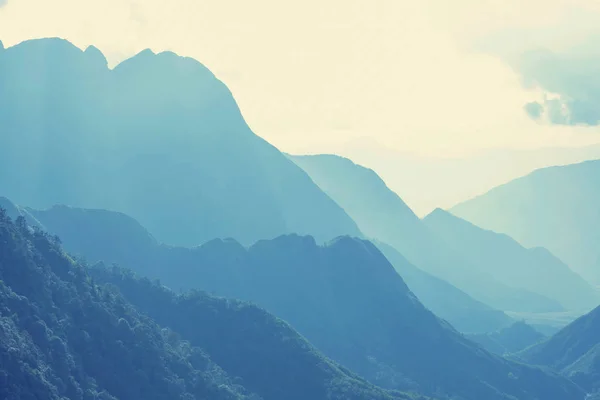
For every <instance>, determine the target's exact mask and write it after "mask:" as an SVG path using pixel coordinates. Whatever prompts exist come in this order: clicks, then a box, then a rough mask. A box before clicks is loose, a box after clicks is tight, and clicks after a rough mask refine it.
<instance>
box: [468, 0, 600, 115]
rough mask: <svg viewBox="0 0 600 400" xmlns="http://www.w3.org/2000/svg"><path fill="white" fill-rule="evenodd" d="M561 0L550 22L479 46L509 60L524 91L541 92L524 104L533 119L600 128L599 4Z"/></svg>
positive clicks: (508, 31) (495, 34)
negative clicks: (599, 72)
mask: <svg viewBox="0 0 600 400" xmlns="http://www.w3.org/2000/svg"><path fill="white" fill-rule="evenodd" d="M561 1H562V0H561ZM561 1H559V0H555V1H554V2H550V5H552V4H553V3H555V5H556V6H557V7H554V8H553V9H554V13H553V14H554V16H553V17H552V18H551V19H549V20H547V21H546V22H545V23H539V24H521V25H515V26H512V27H504V28H503V29H498V30H496V31H492V32H488V34H486V35H482V36H480V38H479V40H478V41H477V42H474V48H475V49H476V50H477V51H480V52H483V53H487V54H494V55H496V56H497V57H499V58H500V59H502V60H504V61H505V62H506V63H507V64H508V65H510V66H511V67H512V68H513V70H514V71H515V72H516V73H517V74H518V75H519V77H520V79H521V85H522V87H523V88H524V89H526V90H529V91H531V92H536V93H537V97H538V98H537V99H535V100H533V101H528V102H525V103H524V106H523V110H524V112H525V113H526V115H528V116H529V117H530V118H531V119H533V120H536V121H542V122H545V123H548V124H551V125H558V126H598V125H600V74H598V72H597V71H598V70H600V46H599V45H598V44H599V43H600V28H599V27H600V3H598V2H597V1H595V0H573V1H571V0H569V2H567V1H566V0H565V1H564V2H562V4H560V3H561ZM559 5H560V7H558V6H559ZM551 9H552V7H551ZM545 14H546V13H544V15H545ZM551 14H552V13H551ZM532 18H533V17H532Z"/></svg>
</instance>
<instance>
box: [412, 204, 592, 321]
mask: <svg viewBox="0 0 600 400" xmlns="http://www.w3.org/2000/svg"><path fill="white" fill-rule="evenodd" d="M423 222H424V223H425V225H427V227H429V229H430V230H431V231H432V232H434V233H435V234H436V235H437V236H438V237H440V238H442V240H444V241H445V242H446V243H448V244H449V245H450V246H451V247H452V248H453V249H455V250H456V251H458V252H460V254H461V255H462V256H464V257H465V258H466V259H468V260H469V261H471V265H477V266H478V267H479V268H485V270H486V272H488V273H489V274H490V275H492V276H493V277H494V279H496V280H498V281H499V282H502V283H503V284H505V285H511V286H514V287H517V288H520V289H525V290H528V291H531V292H534V293H538V294H541V295H543V296H546V297H549V298H551V299H556V300H558V301H559V302H560V303H561V304H562V305H563V306H564V307H565V309H568V310H582V311H584V312H588V311H590V310H591V309H593V308H595V307H596V306H597V305H598V304H600V294H599V293H598V292H597V291H596V289H595V288H594V287H592V286H591V285H590V284H589V283H588V282H586V281H585V280H584V279H583V278H582V277H581V276H579V275H578V274H576V273H575V272H573V271H572V270H571V269H570V268H569V267H568V266H567V265H566V264H565V263H564V262H562V261H561V260H559V259H558V258H557V257H555V256H554V255H553V254H552V253H550V252H549V251H548V250H547V249H545V248H543V247H536V248H532V249H526V248H524V247H523V246H521V245H520V244H519V243H518V242H516V241H515V240H514V239H512V238H511V237H509V236H507V235H505V234H498V233H495V232H492V231H487V230H484V229H481V228H479V227H478V226H476V225H473V224H471V223H469V222H467V221H465V220H463V219H461V218H458V217H456V216H454V215H452V214H450V213H449V212H447V211H444V210H441V209H437V210H435V211H434V212H432V213H431V214H429V215H428V216H427V217H425V218H424V219H423Z"/></svg>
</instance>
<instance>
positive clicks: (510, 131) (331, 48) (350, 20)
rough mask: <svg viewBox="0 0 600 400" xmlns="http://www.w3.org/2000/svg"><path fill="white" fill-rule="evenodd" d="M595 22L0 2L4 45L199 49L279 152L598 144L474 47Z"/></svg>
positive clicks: (297, 7)
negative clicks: (351, 146)
mask: <svg viewBox="0 0 600 400" xmlns="http://www.w3.org/2000/svg"><path fill="white" fill-rule="evenodd" d="M596 26H600V2H599V1H592V0H545V1H541V0H527V1H522V0H521V1H517V0H454V1H449V0H422V1H404V0H360V1H358V0H328V1H322V0H321V1H317V0H305V1H302V2H291V1H281V0H254V1H246V0H237V1H232V0H219V1H205V0H172V1H169V2H166V1H157V0H138V1H128V0H53V1H48V0H8V1H7V2H6V4H5V5H4V6H3V7H1V8H0V40H2V41H3V42H4V44H5V46H11V45H14V44H16V43H18V42H21V41H23V40H26V39H31V38H38V37H48V36H58V37H63V38H66V39H68V40H70V41H72V42H73V43H75V44H76V45H78V46H80V47H82V48H84V47H86V46H87V45H89V44H94V45H96V46H97V47H98V48H100V49H101V50H102V51H103V52H104V53H105V54H106V56H107V57H108V59H109V62H110V63H111V65H114V64H115V63H117V62H119V61H121V60H122V59H124V58H126V57H129V56H131V55H133V54H135V53H136V52H138V51H140V50H142V49H144V48H148V47H149V48H152V49H153V50H154V51H161V50H172V51H175V52H177V53H179V54H181V55H186V56H191V57H194V58H196V59H198V60H199V61H201V62H202V63H203V64H205V65H206V66H207V67H209V68H210V69H211V70H212V71H213V72H214V73H215V74H216V75H217V76H218V77H219V78H220V79H222V80H223V81H224V82H225V83H226V84H227V85H228V86H229V88H230V89H231V90H232V92H233V94H234V96H235V97H236V99H237V101H238V103H239V104H240V107H241V109H242V112H243V114H244V116H245V118H246V120H247V121H248V123H249V124H250V126H251V127H252V128H253V130H254V131H255V132H256V133H257V134H258V135H260V136H262V137H264V138H265V139H267V140H269V141H270V142H272V143H273V144H275V145H276V146H278V147H279V148H280V149H282V150H284V151H287V152H321V151H328V152H335V151H336V148H338V147H339V146H341V145H342V144H344V143H346V142H348V141H352V140H353V139H357V138H361V137H370V138H372V139H375V140H376V141H377V142H379V143H382V144H384V145H386V146H388V147H390V148H393V149H397V150H401V151H409V152H416V153H420V154H427V155H440V154H443V155H452V154H463V153H465V152H471V151H476V150H481V149H486V148H500V147H507V148H535V147H543V146H580V145H586V144H592V143H599V142H600V129H598V128H596V127H592V128H583V127H558V126H549V125H545V124H540V123H536V122H534V121H532V120H530V119H529V118H528V117H527V116H526V114H525V113H524V112H523V105H524V104H525V103H526V102H528V101H532V100H536V99H539V98H540V97H541V92H540V91H538V90H532V91H526V90H524V89H523V88H522V87H521V85H520V80H519V76H517V74H516V73H515V72H514V71H513V70H511V68H510V67H509V66H508V65H507V63H506V62H505V61H503V59H501V58H500V57H499V56H498V55H497V54H489V53H488V54H484V53H483V52H479V51H478V49H479V48H480V47H477V46H478V45H479V44H481V42H484V43H485V41H486V38H488V37H489V35H496V37H500V42H499V44H498V43H497V47H498V48H501V53H502V54H503V55H506V54H510V53H511V52H518V51H521V50H527V49H529V48H533V47H536V46H546V47H549V48H551V49H555V50H561V49H564V48H568V47H569V46H572V45H573V44H574V43H575V44H576V43H578V42H579V41H581V40H584V39H585V38H586V37H587V36H589V35H591V34H594V33H597V32H600V29H599V28H596ZM511 32H513V35H512V36H511ZM514 32H520V33H519V35H516V37H515V34H514ZM523 32H525V33H526V34H523ZM503 37H504V38H508V39H505V40H504V41H502V38H503ZM499 52H500V50H499Z"/></svg>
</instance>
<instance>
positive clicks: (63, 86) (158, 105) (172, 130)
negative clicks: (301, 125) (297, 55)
mask: <svg viewBox="0 0 600 400" xmlns="http://www.w3.org/2000/svg"><path fill="white" fill-rule="evenodd" d="M0 125H1V126H2V146H1V147H0V187H2V191H3V194H6V195H7V196H9V197H10V198H11V199H12V200H14V201H16V202H17V203H19V204H27V205H30V206H35V207H38V208H43V207H49V206H51V205H53V204H58V203H60V204H70V205H74V206H80V207H87V208H103V209H111V210H116V211H121V212H126V213H128V214H130V215H132V216H134V217H135V218H136V219H138V220H140V221H141V222H142V223H143V224H144V225H145V226H147V227H148V228H149V229H151V231H152V232H153V233H154V234H155V235H156V236H157V237H158V238H159V239H160V240H161V241H162V242H165V243H171V244H179V245H196V244H199V243H202V242H204V241H206V240H209V239H212V238H215V237H235V238H236V239H237V240H240V241H241V242H242V243H246V244H250V243H253V242H255V241H256V240H258V239H262V238H272V237H275V236H278V235H280V234H283V233H291V232H297V233H302V234H311V235H314V236H315V237H316V238H317V239H318V240H321V241H323V240H329V239H331V238H333V237H335V236H338V235H340V234H351V235H360V232H359V231H358V228H357V227H356V224H355V223H354V222H353V221H352V220H351V219H350V218H349V217H348V216H347V215H346V213H345V212H344V211H343V210H342V209H341V208H340V207H339V206H338V205H337V204H335V202H333V201H332V200H331V199H330V198H329V197H328V196H327V195H325V194H324V193H323V192H322V191H321V190H320V189H319V188H318V187H317V186H316V185H315V184H314V183H313V182H312V181H311V179H310V178H309V177H308V176H307V175H306V173H304V171H302V170H301V169H300V168H298V167H297V166H296V165H295V164H294V163H293V162H291V161H290V160H288V159H287V158H286V157H285V156H284V155H283V154H281V153H280V152H279V151H278V150H277V149H276V148H274V147H273V146H271V145H270V144H269V143H267V142H265V141H264V140H263V139H261V138H259V137H257V136H256V135H254V133H253V132H252V131H251V130H250V128H249V127H248V126H247V124H246V123H245V121H244V119H243V117H242V115H241V113H240V110H239V109H238V106H237V104H236V102H235V100H234V98H233V96H232V95H231V93H230V92H229V90H228V89H227V87H226V86H225V85H224V84H223V83H222V82H221V81H219V80H218V79H217V78H216V77H215V76H214V75H213V74H212V73H211V72H210V71H209V70H208V69H206V68H205V67H204V66H203V65H201V64H200V63H198V62H197V61H195V60H193V59H190V58H184V57H179V56H177V55H175V54H173V53H169V52H164V53H160V54H153V53H152V52H151V51H149V50H146V51H143V52H141V53H140V54H138V55H136V56H135V57H133V58H131V59H129V60H126V61H124V62H123V63H121V64H119V65H118V66H117V67H115V68H114V69H113V70H110V69H108V67H107V65H106V60H105V59H104V56H103V55H102V53H100V52H99V51H98V50H97V49H95V48H94V47H90V48H88V49H87V50H86V51H81V50H79V49H78V48H76V47H75V46H73V45H71V44H70V43H69V42H67V41H64V40H59V39H42V40H33V41H27V42H23V43H21V44H19V45H17V46H14V47H11V48H8V49H5V50H1V51H0ZM23 182H27V184H26V185H23V184H22V183H23Z"/></svg>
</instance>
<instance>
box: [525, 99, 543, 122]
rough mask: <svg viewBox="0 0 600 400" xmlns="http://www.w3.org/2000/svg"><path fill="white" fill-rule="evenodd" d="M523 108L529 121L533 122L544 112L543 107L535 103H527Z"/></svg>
mask: <svg viewBox="0 0 600 400" xmlns="http://www.w3.org/2000/svg"><path fill="white" fill-rule="evenodd" d="M523 108H524V109H525V112H526V113H527V115H529V116H530V117H531V119H535V120H539V119H540V118H541V117H542V114H543V112H544V105H543V104H540V103H539V102H537V101H532V102H530V103H527V104H525V106H524V107H523Z"/></svg>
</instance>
